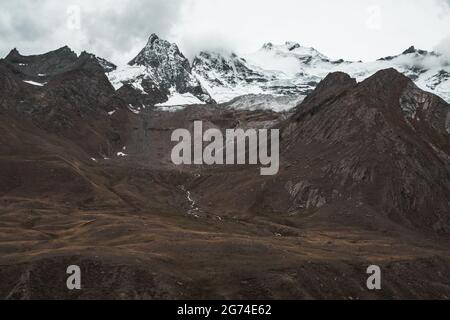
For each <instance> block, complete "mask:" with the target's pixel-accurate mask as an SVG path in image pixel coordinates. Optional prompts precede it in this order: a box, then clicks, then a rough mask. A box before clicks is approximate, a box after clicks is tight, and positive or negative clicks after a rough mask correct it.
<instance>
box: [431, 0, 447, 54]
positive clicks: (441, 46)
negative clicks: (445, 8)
mask: <svg viewBox="0 0 450 320" xmlns="http://www.w3.org/2000/svg"><path fill="white" fill-rule="evenodd" d="M449 2H450V0H449ZM434 50H435V51H437V52H439V53H440V54H442V55H444V56H445V57H446V59H447V61H449V62H450V36H447V37H446V38H444V39H442V41H441V42H439V44H438V45H437V46H436V47H435V48H434Z"/></svg>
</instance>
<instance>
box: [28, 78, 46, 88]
mask: <svg viewBox="0 0 450 320" xmlns="http://www.w3.org/2000/svg"><path fill="white" fill-rule="evenodd" d="M23 82H25V83H28V84H31V85H33V86H36V87H43V86H45V85H46V84H47V83H40V82H36V81H31V80H23Z"/></svg>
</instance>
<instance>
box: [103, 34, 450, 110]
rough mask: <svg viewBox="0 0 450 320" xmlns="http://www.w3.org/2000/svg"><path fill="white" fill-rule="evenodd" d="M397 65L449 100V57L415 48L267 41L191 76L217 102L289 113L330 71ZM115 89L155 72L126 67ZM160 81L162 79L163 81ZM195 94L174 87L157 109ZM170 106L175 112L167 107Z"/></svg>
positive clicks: (212, 61)
mask: <svg viewBox="0 0 450 320" xmlns="http://www.w3.org/2000/svg"><path fill="white" fill-rule="evenodd" d="M387 68H395V69H397V70H398V71H399V72H401V73H403V74H405V75H406V76H408V77H410V78H411V79H413V80H414V82H415V83H416V85H417V86H418V87H419V88H421V89H423V90H425V91H429V92H432V93H434V94H436V95H438V96H440V97H441V98H443V99H444V100H446V101H447V102H450V58H447V57H445V56H443V55H439V54H437V53H434V52H426V51H421V50H415V49H414V48H413V47H411V48H410V49H408V50H407V51H405V52H404V53H402V54H399V55H397V56H393V57H387V58H384V59H380V60H378V61H373V62H351V61H343V60H337V61H333V60H331V59H329V58H327V57H326V56H325V55H323V54H321V53H320V52H319V51H317V50H315V49H314V48H309V47H303V46H301V45H299V44H298V43H295V42H286V43H285V44H282V45H274V44H271V43H268V44H265V45H264V46H263V47H262V48H261V49H260V50H258V51H257V52H254V53H251V54H244V55H242V56H238V55H237V54H234V53H219V52H210V51H204V52H201V53H200V54H199V55H198V56H197V57H195V58H194V59H193V61H192V71H191V74H192V76H193V77H194V78H195V79H196V80H198V82H200V84H201V85H202V87H203V88H204V89H205V90H206V91H207V92H208V93H209V94H210V95H211V97H212V98H213V99H214V100H216V101H217V102H218V103H226V106H228V107H230V108H238V109H269V110H273V111H276V112H283V111H287V110H289V109H291V108H293V107H295V106H296V105H298V103H300V102H301V101H302V99H304V97H305V96H306V95H307V94H308V93H309V92H311V91H312V90H313V89H314V88H315V87H316V85H317V84H318V83H319V82H320V81H321V80H322V79H323V78H325V77H326V76H327V75H328V74H329V73H331V72H336V71H342V72H345V73H348V74H349V75H350V76H352V77H354V78H356V80H357V81H362V80H364V79H366V78H368V77H370V76H371V75H373V74H374V73H376V72H377V71H379V70H382V69H387ZM108 77H109V79H110V81H111V83H112V84H113V85H114V87H115V88H116V89H118V88H120V87H121V86H122V84H123V83H130V84H132V85H133V86H134V87H135V88H137V89H139V90H141V91H142V92H143V89H142V87H141V85H140V83H141V79H142V78H143V77H147V78H150V79H152V77H153V75H152V74H151V70H149V69H146V68H145V67H140V66H129V65H127V66H123V67H119V68H118V69H117V70H116V71H114V72H111V73H109V74H108ZM159 80H160V79H159ZM202 103H203V102H202V101H201V100H200V99H198V98H197V97H195V96H193V95H192V94H189V93H187V94H186V93H185V94H181V93H179V92H176V91H175V90H174V89H172V90H171V93H170V96H169V100H168V101H167V102H164V103H162V104H159V105H157V106H158V107H166V108H168V107H171V106H177V107H178V106H183V105H192V104H202ZM168 110H174V109H173V108H168Z"/></svg>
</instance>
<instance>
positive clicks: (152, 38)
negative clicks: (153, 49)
mask: <svg viewBox="0 0 450 320" xmlns="http://www.w3.org/2000/svg"><path fill="white" fill-rule="evenodd" d="M157 40H159V37H158V36H157V35H156V33H152V34H151V35H150V37H148V41H147V45H153V43H154V42H155V41H157Z"/></svg>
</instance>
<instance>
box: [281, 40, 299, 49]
mask: <svg viewBox="0 0 450 320" xmlns="http://www.w3.org/2000/svg"><path fill="white" fill-rule="evenodd" d="M284 45H285V46H286V48H287V49H288V50H289V51H292V50H295V49H298V48H300V47H301V45H300V44H299V43H298V42H292V41H286V42H285V44H284Z"/></svg>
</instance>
